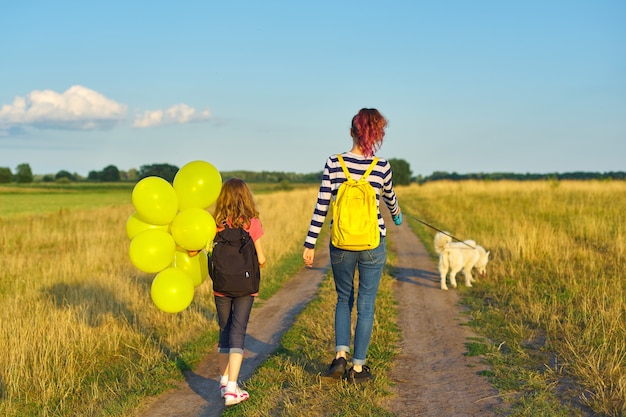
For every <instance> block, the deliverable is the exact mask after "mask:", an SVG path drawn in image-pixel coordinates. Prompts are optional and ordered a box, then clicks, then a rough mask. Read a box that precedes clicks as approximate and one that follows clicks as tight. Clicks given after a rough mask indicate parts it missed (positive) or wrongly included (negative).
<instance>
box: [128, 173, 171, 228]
mask: <svg viewBox="0 0 626 417" xmlns="http://www.w3.org/2000/svg"><path fill="white" fill-rule="evenodd" d="M132 201H133V206H134V207H135V210H136V211H137V213H139V215H140V216H141V217H142V218H143V219H144V220H145V221H146V222H147V223H150V224H155V225H165V224H168V223H170V222H171V221H172V220H174V217H176V213H177V212H178V196H177V195H176V191H175V190H174V187H172V185H171V184H170V183H169V182H167V181H165V180H164V179H163V178H161V177H154V176H153V177H146V178H144V179H142V180H141V181H139V182H138V183H137V184H135V187H134V188H133V194H132Z"/></svg>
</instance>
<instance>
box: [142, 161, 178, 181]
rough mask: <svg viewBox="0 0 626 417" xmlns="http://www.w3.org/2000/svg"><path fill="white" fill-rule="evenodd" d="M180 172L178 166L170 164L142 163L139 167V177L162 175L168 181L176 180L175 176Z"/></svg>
mask: <svg viewBox="0 0 626 417" xmlns="http://www.w3.org/2000/svg"><path fill="white" fill-rule="evenodd" d="M177 172H178V167H177V166H174V165H169V164H152V165H142V166H141V168H139V178H138V179H140V180H141V179H144V178H146V177H152V176H154V177H161V178H163V179H164V180H166V181H169V182H174V177H175V176H176V173H177Z"/></svg>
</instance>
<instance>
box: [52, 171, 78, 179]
mask: <svg viewBox="0 0 626 417" xmlns="http://www.w3.org/2000/svg"><path fill="white" fill-rule="evenodd" d="M61 178H66V179H68V180H69V181H74V176H73V175H72V174H70V173H69V172H68V171H65V170H62V171H59V172H57V173H56V175H55V176H54V179H55V180H56V181H58V180H60V179H61Z"/></svg>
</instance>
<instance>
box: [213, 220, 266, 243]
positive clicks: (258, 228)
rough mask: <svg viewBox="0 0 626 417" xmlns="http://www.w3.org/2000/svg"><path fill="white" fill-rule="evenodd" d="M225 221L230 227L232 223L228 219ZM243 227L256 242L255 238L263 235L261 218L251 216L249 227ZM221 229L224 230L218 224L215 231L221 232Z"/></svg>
mask: <svg viewBox="0 0 626 417" xmlns="http://www.w3.org/2000/svg"><path fill="white" fill-rule="evenodd" d="M227 223H228V226H231V227H232V223H231V222H230V219H228V220H227ZM243 229H244V230H245V231H246V232H248V233H250V237H251V238H252V241H253V242H256V241H257V239H259V238H260V237H261V236H263V226H262V225H261V220H259V219H258V218H256V217H253V218H252V219H250V227H244V228H243ZM222 230H224V228H223V227H221V225H218V226H217V231H218V232H221V231H222Z"/></svg>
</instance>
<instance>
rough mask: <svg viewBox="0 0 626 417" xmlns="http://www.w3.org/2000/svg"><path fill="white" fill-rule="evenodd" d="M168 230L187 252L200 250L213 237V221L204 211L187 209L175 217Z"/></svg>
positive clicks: (214, 228)
mask: <svg viewBox="0 0 626 417" xmlns="http://www.w3.org/2000/svg"><path fill="white" fill-rule="evenodd" d="M170 230H171V233H172V236H173V237H174V241H175V242H176V243H178V245H179V246H181V247H183V248H184V249H187V250H201V249H203V248H205V247H206V245H207V243H208V242H209V241H210V240H212V239H213V238H214V237H215V232H216V225H215V219H214V218H213V216H212V215H211V213H209V212H208V211H206V210H204V209H200V208H188V209H186V210H183V211H181V212H180V213H178V215H176V217H175V218H174V220H173V221H172V224H171V226H170Z"/></svg>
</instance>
